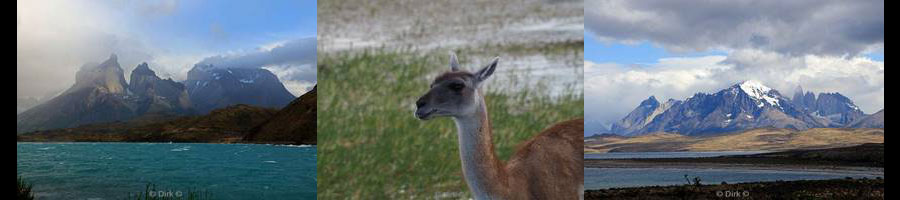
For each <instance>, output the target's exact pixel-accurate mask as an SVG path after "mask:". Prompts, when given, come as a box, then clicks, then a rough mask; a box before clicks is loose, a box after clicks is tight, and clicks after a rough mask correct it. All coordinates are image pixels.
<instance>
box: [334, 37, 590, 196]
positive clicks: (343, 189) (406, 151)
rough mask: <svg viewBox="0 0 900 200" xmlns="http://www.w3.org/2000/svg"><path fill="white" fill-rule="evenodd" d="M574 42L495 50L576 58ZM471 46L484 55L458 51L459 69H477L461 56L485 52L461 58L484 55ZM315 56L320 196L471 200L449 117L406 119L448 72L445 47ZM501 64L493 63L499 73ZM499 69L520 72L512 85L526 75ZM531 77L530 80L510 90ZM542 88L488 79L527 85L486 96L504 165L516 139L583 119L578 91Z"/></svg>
mask: <svg viewBox="0 0 900 200" xmlns="http://www.w3.org/2000/svg"><path fill="white" fill-rule="evenodd" d="M581 44H583V43H582V42H581V41H575V42H562V43H551V44H543V45H537V46H531V47H525V46H495V47H493V48H494V49H498V50H500V51H503V52H516V51H530V50H528V49H537V50H534V51H538V52H540V53H541V54H559V55H571V54H572V52H575V54H576V55H580V54H581V53H582V52H583V51H582V48H581V46H580V45H581ZM475 49H481V50H482V51H483V50H484V49H485V47H481V48H474V49H470V50H460V51H458V54H460V59H461V60H460V61H461V64H462V65H463V68H464V69H467V70H470V71H471V70H476V69H473V68H477V67H481V64H483V62H487V60H484V61H482V60H477V61H476V60H468V59H467V58H469V57H473V56H493V55H471V56H469V52H470V51H471V52H477V53H479V54H482V53H485V52H480V51H476V50H475ZM544 51H547V52H544ZM318 56H319V57H318V83H319V86H318V87H319V90H320V91H321V92H320V95H319V97H318V109H319V112H318V119H319V120H318V130H319V133H320V134H319V135H318V163H317V165H318V167H317V168H318V170H317V171H318V180H319V182H318V188H319V190H318V198H320V199H468V198H470V196H471V195H470V194H469V191H468V188H467V186H466V183H465V182H464V180H463V178H462V171H461V169H460V167H461V166H460V165H461V164H460V161H459V153H458V149H457V137H456V130H455V126H454V124H453V122H452V120H451V119H449V118H441V119H436V120H431V121H419V120H418V119H416V118H415V117H413V114H412V113H413V111H414V107H415V103H414V102H415V101H416V99H417V98H418V97H419V96H420V95H422V94H424V93H425V92H426V91H427V89H428V85H429V84H430V83H431V81H432V79H433V78H434V77H435V76H437V75H438V74H440V73H441V72H444V71H447V70H448V69H449V66H448V64H447V63H448V62H449V60H448V57H449V56H448V54H447V53H446V51H429V52H421V51H415V50H402V49H400V50H397V49H393V50H384V49H367V50H363V51H358V52H334V53H320V54H319V55H318ZM575 57H577V58H575ZM572 59H577V60H579V61H580V60H581V59H582V58H581V57H580V56H572ZM476 64H477V65H476ZM579 66H580V65H579ZM503 67H504V61H503V60H501V62H500V65H499V66H498V70H501V69H502V68H503ZM507 73H523V74H507V76H508V77H512V79H532V77H530V76H528V74H524V73H529V72H528V71H511V72H507ZM572 73H573V77H575V76H577V77H579V78H580V77H581V74H580V73H581V70H579V69H576V70H573V72H572ZM495 76H496V75H495ZM506 80H508V79H506ZM532 81H534V82H536V83H537V84H516V83H521V82H532ZM549 82H552V81H549ZM547 83H548V82H544V81H541V80H520V81H503V82H498V81H494V82H488V83H487V84H516V85H513V86H516V87H519V86H521V85H524V86H521V87H528V88H521V89H516V90H514V91H510V90H505V91H500V90H501V89H488V90H487V91H485V96H486V102H487V104H488V112H489V114H490V117H491V120H492V121H493V126H494V127H493V128H494V143H495V148H496V151H497V154H498V156H499V157H500V158H501V159H503V160H506V159H508V158H509V156H510V155H512V154H513V152H514V150H515V149H516V148H517V145H518V144H519V143H521V142H523V141H525V140H527V139H528V138H530V137H532V136H533V135H536V134H537V133H539V132H540V131H541V130H543V129H545V128H547V127H549V126H550V125H552V124H554V123H556V122H560V121H564V120H568V119H574V118H581V117H583V113H584V111H583V105H584V100H583V93H582V88H581V86H580V85H572V86H567V88H566V89H563V91H552V92H554V94H556V95H547V94H548V93H549V92H551V91H548V90H549V89H547V88H550V87H547V86H546V85H544V84H547ZM499 88H508V87H499ZM553 90H559V89H558V88H554V89H553Z"/></svg>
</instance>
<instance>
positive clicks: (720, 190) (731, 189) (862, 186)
mask: <svg viewBox="0 0 900 200" xmlns="http://www.w3.org/2000/svg"><path fill="white" fill-rule="evenodd" d="M584 197H585V198H584V199H645V200H647V199H723V198H731V199H870V198H874V199H883V198H884V179H883V178H877V179H865V178H863V179H849V178H844V179H830V180H798V181H768V182H748V183H737V184H727V183H726V184H718V183H717V184H714V185H712V184H702V183H700V184H694V183H690V184H685V185H678V186H645V187H629V188H610V189H600V190H586V191H585V193H584Z"/></svg>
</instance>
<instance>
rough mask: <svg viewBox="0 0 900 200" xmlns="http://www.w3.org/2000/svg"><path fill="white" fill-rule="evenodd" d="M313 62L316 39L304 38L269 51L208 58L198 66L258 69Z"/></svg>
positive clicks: (314, 59)
mask: <svg viewBox="0 0 900 200" xmlns="http://www.w3.org/2000/svg"><path fill="white" fill-rule="evenodd" d="M315 61H316V38H304V39H297V40H292V41H288V42H286V43H284V44H282V45H280V46H278V47H275V48H272V49H271V50H262V51H258V52H253V53H248V54H241V55H225V56H222V55H220V56H213V57H208V58H205V59H203V61H200V63H198V64H201V65H207V64H211V65H213V66H214V67H225V68H259V67H266V66H272V65H302V64H310V63H314V62H315Z"/></svg>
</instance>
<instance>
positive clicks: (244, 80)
mask: <svg viewBox="0 0 900 200" xmlns="http://www.w3.org/2000/svg"><path fill="white" fill-rule="evenodd" d="M240 81H241V83H246V84H251V83H253V79H241V80H240Z"/></svg>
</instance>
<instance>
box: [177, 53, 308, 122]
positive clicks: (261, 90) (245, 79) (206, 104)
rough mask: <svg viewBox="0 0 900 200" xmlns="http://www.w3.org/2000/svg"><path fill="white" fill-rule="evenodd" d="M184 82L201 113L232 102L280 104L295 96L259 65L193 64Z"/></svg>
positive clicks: (281, 105) (279, 105) (274, 106)
mask: <svg viewBox="0 0 900 200" xmlns="http://www.w3.org/2000/svg"><path fill="white" fill-rule="evenodd" d="M185 85H187V91H188V93H189V94H190V98H191V102H193V103H194V106H195V107H196V109H197V110H198V111H199V112H200V113H207V112H209V111H211V110H213V109H217V108H222V107H225V106H229V105H234V104H248V105H256V106H262V107H269V108H282V107H284V106H286V105H288V103H290V102H291V101H292V100H294V98H295V97H294V95H293V94H291V93H290V92H288V90H287V89H286V88H285V87H284V85H283V84H282V83H281V81H279V80H278V77H276V76H275V74H272V72H269V70H265V69H261V68H218V67H216V66H212V65H196V66H194V68H193V69H191V71H190V72H188V77H187V80H185Z"/></svg>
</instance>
